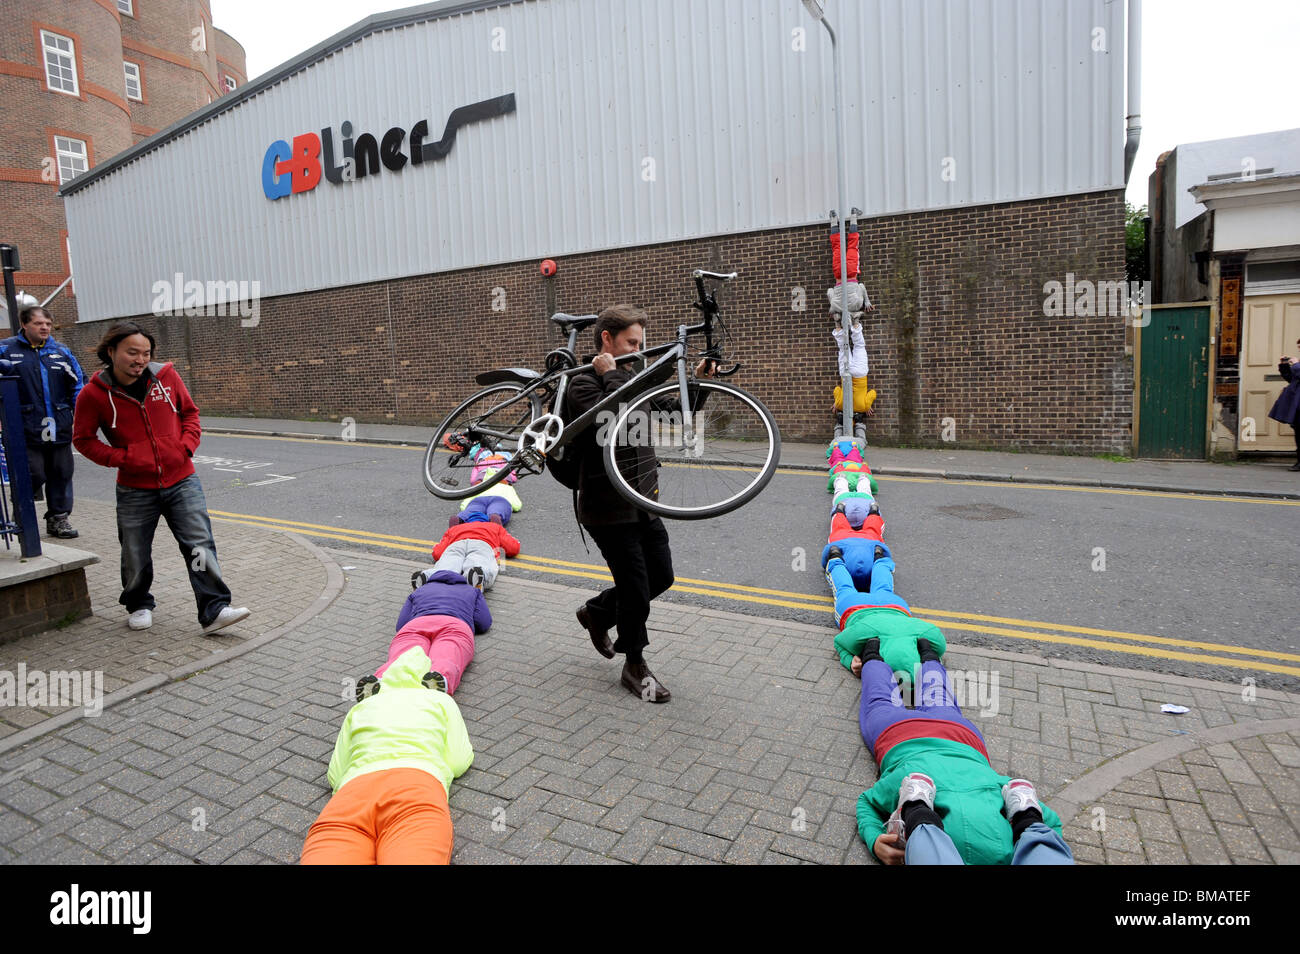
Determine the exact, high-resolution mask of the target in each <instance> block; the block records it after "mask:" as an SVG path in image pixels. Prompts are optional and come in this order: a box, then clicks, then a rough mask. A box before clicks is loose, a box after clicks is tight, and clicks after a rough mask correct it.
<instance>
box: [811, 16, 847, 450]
mask: <svg viewBox="0 0 1300 954" xmlns="http://www.w3.org/2000/svg"><path fill="white" fill-rule="evenodd" d="M803 5H804V7H805V8H806V9H807V10H808V13H809V14H810V15H811V16H812V18H813V19H814V20H817V21H818V22H819V23H821V25H822V26H824V27H825V28H826V32H827V33H829V34H830V38H831V62H832V67H833V69H834V72H835V166H836V178H837V179H838V182H839V185H838V190H839V216H838V218H839V225H840V280H839V295H840V321H841V322H842V323H843V327H844V335H843V337H842V338H841V339H840V352H841V353H842V354H843V355H844V357H845V361H844V368H845V373H844V376H843V378H842V379H841V383H840V387H841V389H842V391H843V395H844V435H845V436H846V437H852V436H853V378H852V377H850V376H849V374H848V349H849V343H850V341H851V338H850V334H851V331H850V326H849V309H848V287H847V286H848V274H849V262H848V241H847V240H846V238H845V236H844V220H845V218H847V216H848V211H849V207H848V203H847V202H845V200H844V194H845V191H846V190H845V187H844V182H845V173H844V167H845V163H846V161H847V157H846V155H845V146H844V67H843V64H842V63H841V62H840V48H839V44H838V43H836V42H835V31H834V30H832V29H831V25H830V23H829V22H827V20H826V4H825V0H803Z"/></svg>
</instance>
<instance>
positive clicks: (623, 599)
mask: <svg viewBox="0 0 1300 954" xmlns="http://www.w3.org/2000/svg"><path fill="white" fill-rule="evenodd" d="M586 531H587V532H588V533H589V534H591V538H592V539H593V540H595V541H596V545H597V546H598V547H600V555H601V556H603V557H604V558H605V562H606V563H607V564H609V572H610V575H611V576H613V577H614V585H613V586H611V587H610V588H609V589H607V590H605V591H604V592H602V593H601V594H600V595H599V596H597V597H595V598H594V599H591V600H589V601H588V602H587V611H588V612H589V613H591V621H592V623H593V624H594V625H596V626H600V627H602V628H605V627H609V626H617V628H618V639H616V640H615V641H614V651H615V652H619V653H628V654H630V655H631V656H632V657H633V658H636V657H637V656H638V655H640V653H641V651H642V650H643V649H645V647H646V646H648V645H649V644H650V637H649V635H648V634H647V633H646V628H645V623H646V620H647V619H649V617H650V601H651V600H653V599H654V598H655V597H656V596H658V595H659V594H660V593H663V592H664V591H665V590H667V589H668V588H669V587H670V586H672V585H673V554H672V551H671V550H669V548H668V531H667V530H665V529H664V522H663V521H662V520H660V519H659V518H658V517H650V518H649V519H646V518H644V517H643V518H642V519H641V520H638V521H637V522H636V523H613V524H608V525H606V526H603V527H591V526H587V527H586Z"/></svg>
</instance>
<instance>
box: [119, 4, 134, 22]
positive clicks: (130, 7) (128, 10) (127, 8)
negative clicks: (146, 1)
mask: <svg viewBox="0 0 1300 954" xmlns="http://www.w3.org/2000/svg"><path fill="white" fill-rule="evenodd" d="M117 12H118V13H121V14H124V15H126V16H128V17H132V18H134V17H135V3H134V0H117Z"/></svg>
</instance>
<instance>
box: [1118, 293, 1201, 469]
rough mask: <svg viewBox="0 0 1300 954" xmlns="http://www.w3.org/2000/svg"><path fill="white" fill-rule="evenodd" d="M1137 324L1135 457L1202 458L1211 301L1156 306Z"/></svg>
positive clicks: (1144, 313)
mask: <svg viewBox="0 0 1300 954" xmlns="http://www.w3.org/2000/svg"><path fill="white" fill-rule="evenodd" d="M1143 316H1144V317H1149V318H1150V323H1149V324H1148V325H1146V327H1140V328H1139V329H1138V337H1137V341H1138V349H1137V351H1138V355H1137V357H1138V387H1137V403H1138V413H1137V421H1136V422H1135V423H1136V430H1137V435H1136V438H1135V441H1136V445H1137V449H1136V454H1137V456H1138V457H1159V458H1171V459H1175V460H1204V459H1205V436H1206V426H1207V415H1208V413H1209V412H1208V407H1209V397H1210V394H1209V388H1210V364H1209V346H1210V306H1209V305H1208V304H1204V303H1198V304H1194V305H1165V306H1160V305H1157V306H1155V307H1152V308H1149V309H1147V310H1145V311H1144V312H1143Z"/></svg>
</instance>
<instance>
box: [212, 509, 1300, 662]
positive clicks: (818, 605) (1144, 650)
mask: <svg viewBox="0 0 1300 954" xmlns="http://www.w3.org/2000/svg"><path fill="white" fill-rule="evenodd" d="M209 514H210V515H211V516H212V517H213V518H214V519H217V520H219V521H223V522H226V523H237V524H242V525H244V526H250V527H262V528H264V529H276V530H285V531H288V532H292V533H301V534H304V535H306V536H311V537H319V538H323V539H327V540H341V541H344V542H347V543H358V544H363V545H369V546H377V547H383V548H384V549H389V550H401V551H403V552H411V553H425V554H427V553H429V551H430V550H431V549H432V547H433V545H434V543H435V542H436V541H433V540H419V539H415V538H412V537H398V536H391V535H386V534H380V533H373V532H371V531H368V530H351V529H348V528H347V527H332V526H328V525H325V524H315V523H304V522H301V521H293V520H280V519H278V518H274V517H259V516H256V515H253V514H237V513H230V512H228V511H222V510H212V511H209ZM510 562H511V564H513V565H515V566H518V567H519V568H520V569H527V570H532V571H534V572H537V573H551V574H555V575H560V576H571V577H578V578H581V579H589V580H598V581H600V582H602V583H608V582H610V581H611V579H612V578H611V577H610V575H609V571H608V570H607V569H606V568H605V567H603V566H599V565H597V564H593V563H579V562H575V561H572V560H560V559H556V558H554V557H541V556H533V555H531V554H522V553H521V554H520V555H519V556H517V557H514V558H512V559H511V561H510ZM672 589H673V590H674V591H676V592H679V593H694V594H697V595H700V596H712V597H715V598H718V599H726V600H735V601H737V602H740V603H758V604H762V605H766V606H781V607H785V608H789V609H799V610H808V611H811V612H819V613H824V612H833V607H834V600H833V599H831V597H829V596H819V595H816V594H809V593H795V592H791V591H788V590H776V589H769V588H766V587H757V586H746V585H743V584H739V583H726V582H721V581H714V580H699V579H693V578H690V577H677V579H676V583H674V585H673V587H672ZM774 597H787V598H786V599H778V598H774ZM912 609H913V611H914V612H915V613H916V615H917V616H918V617H919V618H925V617H930V616H933V617H940V619H936V620H931V622H934V623H935V624H936V625H940V624H942V626H943V627H945V628H947V629H960V630H966V631H969V632H975V633H987V634H990V635H995V636H1006V637H1010V638H1013V639H1027V640H1031V641H1035V642H1047V643H1057V644H1062V645H1070V646H1080V647H1086V648H1090V649H1102V650H1108V651H1111V652H1119V653H1128V654H1130V655H1139V656H1148V657H1152V658H1157V659H1177V660H1182V661H1186V662H1203V663H1210V664H1212V665H1217V666H1228V667H1232V668H1237V669H1247V670H1262V671H1264V672H1276V673H1283V674H1286V675H1296V676H1300V668H1298V667H1294V666H1282V665H1275V664H1271V663H1267V662H1262V661H1256V660H1252V659H1232V658H1229V657H1227V656H1211V655H1205V654H1202V653H1188V652H1180V651H1178V650H1172V649H1160V648H1157V647H1158V646H1173V647H1179V648H1180V649H1201V650H1210V651H1213V652H1219V653H1232V654H1234V655H1237V656H1254V657H1259V658H1260V659H1276V660H1283V661H1296V662H1300V655H1297V654H1295V653H1283V652H1276V651H1274V650H1266V649H1252V648H1250V647H1247V646H1232V645H1229V644H1224V643H1209V642H1201V641H1197V640H1182V639H1173V638H1170V637H1167V636H1154V635H1150V634H1146V633H1130V632H1124V631H1121V630H1110V629H1100V628H1097V627H1089V626H1071V625H1067V624H1064V623H1050V622H1045V621H1042V620H1026V619H1016V618H1014V617H1006V616H989V615H985V614H981V613H959V612H953V611H950V610H933V609H925V608H923V607H919V606H914V607H912ZM982 623H1005V624H1010V625H1011V626H1013V627H1017V628H1007V627H1005V626H984V625H980V624H982ZM1041 629H1046V630H1050V631H1051V632H1046V633H1044V632H1035V631H1034V630H1041ZM1066 633H1077V634H1080V635H1082V636H1100V637H1103V638H1105V639H1110V640H1125V641H1129V642H1139V643H1141V642H1146V643H1153V644H1156V645H1154V646H1131V645H1125V644H1124V643H1122V642H1103V641H1101V640H1098V639H1081V638H1079V636H1069V635H1062V634H1066Z"/></svg>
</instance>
